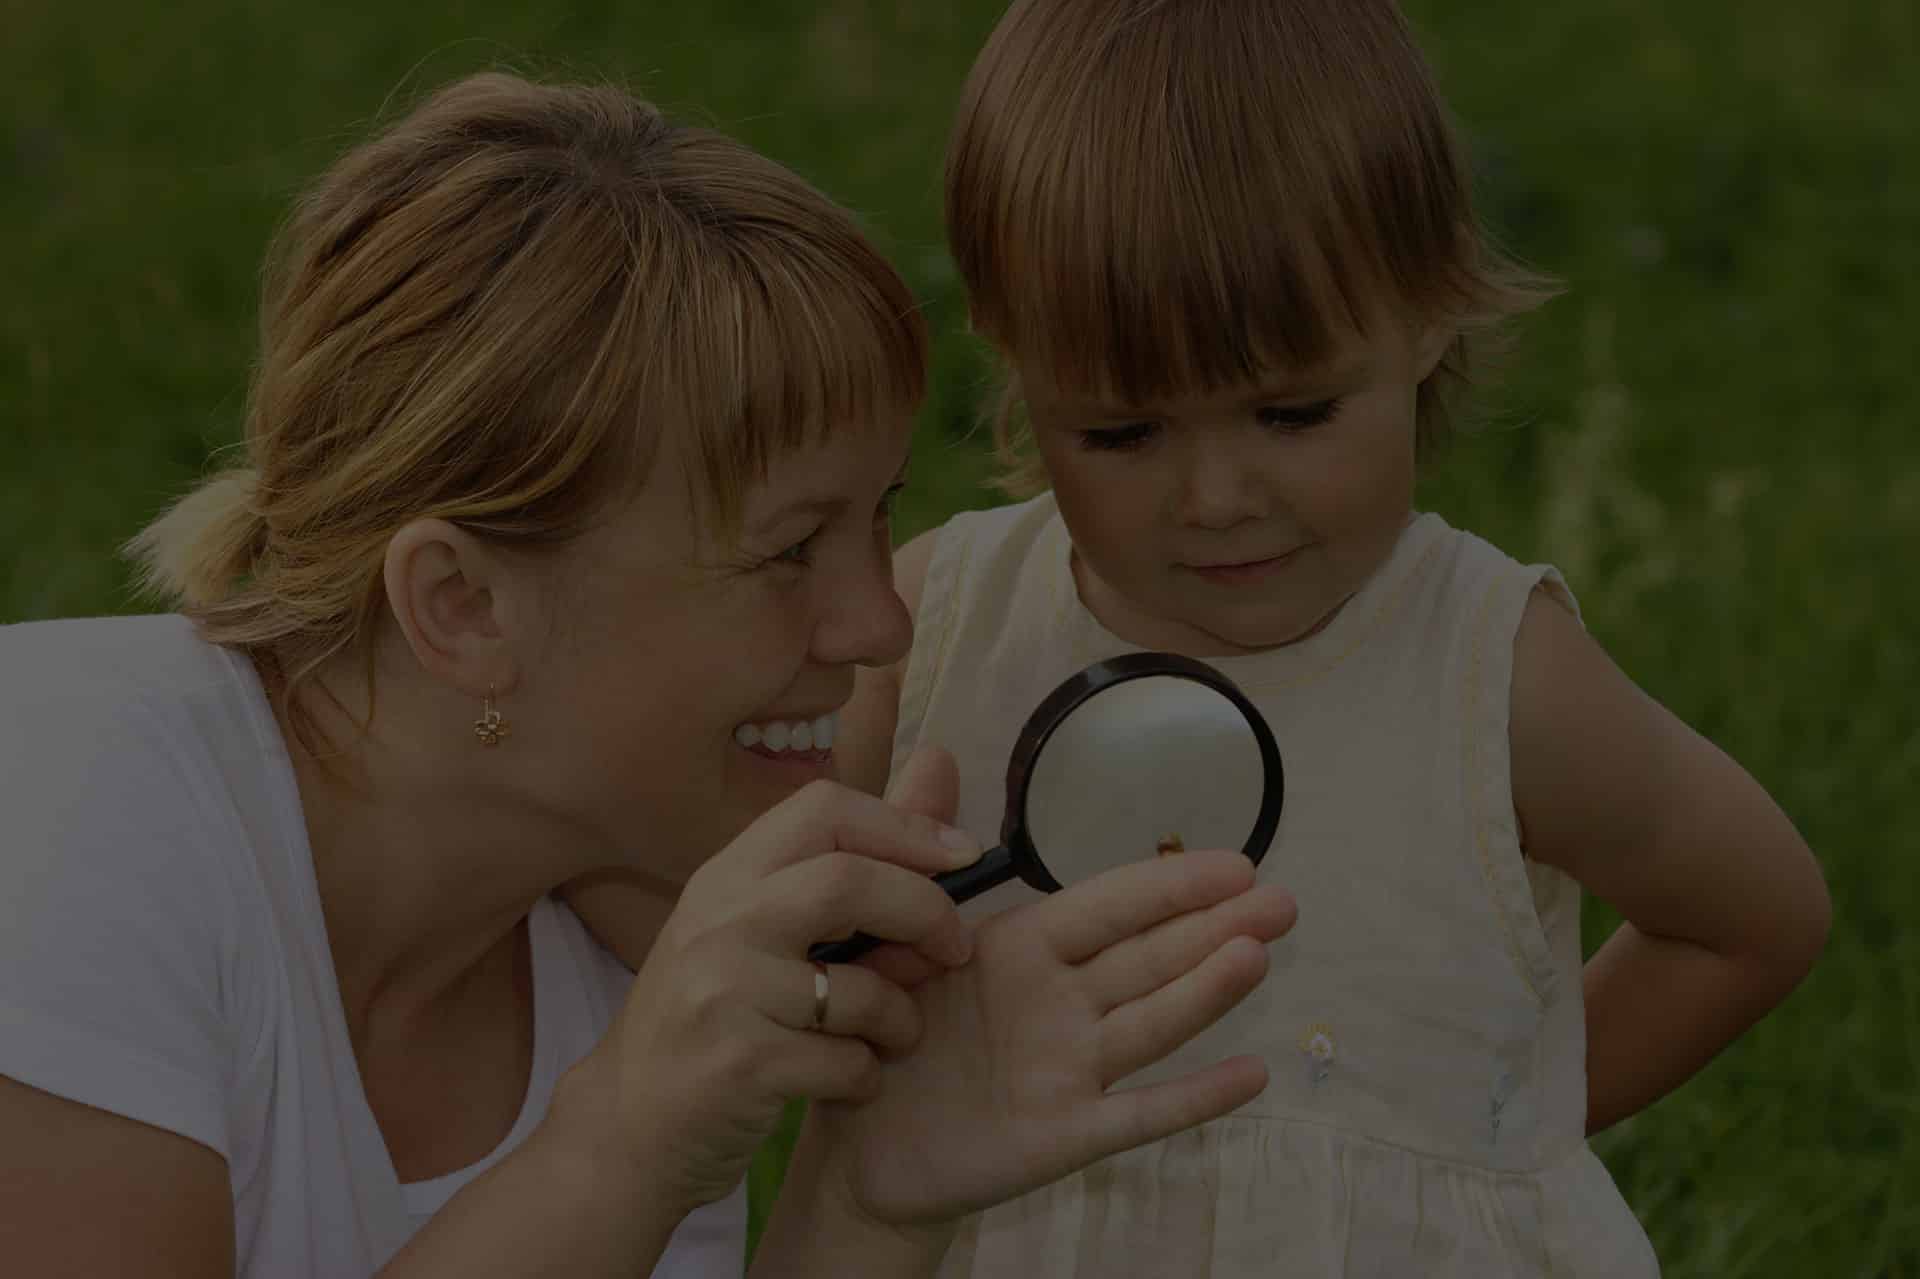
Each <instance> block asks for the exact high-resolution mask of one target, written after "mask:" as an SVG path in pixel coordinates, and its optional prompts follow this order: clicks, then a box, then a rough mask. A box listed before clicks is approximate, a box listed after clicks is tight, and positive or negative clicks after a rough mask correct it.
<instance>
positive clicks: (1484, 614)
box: [1461, 579, 1547, 1008]
mask: <svg viewBox="0 0 1920 1279" xmlns="http://www.w3.org/2000/svg"><path fill="white" fill-rule="evenodd" d="M1500 586H1501V583H1500V582H1499V581H1498V580H1497V579H1496V580H1495V581H1494V582H1493V584H1492V585H1490V586H1489V587H1488V588H1487V592H1486V594H1485V595H1484V596H1482V597H1481V601H1480V608H1479V610H1478V611H1477V613H1476V614H1475V616H1474V626H1473V656H1472V660H1471V661H1470V662H1469V663H1468V665H1467V698H1466V704H1467V723H1466V744H1465V749H1464V750H1463V751H1462V752H1461V754H1462V756H1463V761H1464V765H1465V767H1466V770H1467V786H1466V791H1467V794H1468V795H1469V796H1470V797H1471V798H1470V806H1471V808H1472V810H1473V811H1472V812H1471V813H1470V814H1469V820H1470V821H1471V822H1472V824H1473V841H1474V846H1475V848H1476V850H1477V851H1478V853H1479V856H1480V876H1481V879H1482V880H1483V881H1484V883H1485V884H1486V888H1487V893H1488V896H1489V897H1490V898H1491V899H1492V901H1493V906H1494V910H1495V911H1496V912H1497V913H1498V914H1499V916H1500V924H1501V933H1502V935H1503V936H1504V938H1505V940H1506V943H1507V953H1508V955H1509V956H1510V957H1511V958H1512V959H1513V963H1514V968H1515V969H1516V970H1517V971H1518V972H1519V974H1520V980H1521V981H1523V982H1525V983H1526V985H1527V990H1528V991H1530V992H1531V993H1532V995H1533V997H1534V1000H1535V1001H1536V1002H1537V1003H1538V1004H1540V1006H1541V1007H1542V1008H1544V1007H1545V1006H1546V1003H1547V996H1546V993H1545V992H1544V991H1543V990H1541V988H1540V984H1539V983H1538V982H1537V981H1535V980H1534V973H1533V966H1532V965H1531V964H1530V963H1528V962H1527V958H1526V949H1525V947H1524V946H1523V945H1522V944H1521V941H1520V937H1519V934H1518V926H1519V925H1518V922H1517V921H1516V920H1515V919H1514V918H1513V910H1512V907H1511V904H1510V903H1509V902H1508V901H1507V900H1506V897H1505V895H1504V894H1503V893H1502V892H1501V891H1500V884H1499V880H1498V878H1497V877H1496V875H1495V873H1494V869H1493V849H1492V847H1491V845H1490V844H1489V841H1488V839H1487V825H1488V823H1489V822H1490V821H1492V820H1493V817H1492V813H1491V809H1492V807H1493V805H1492V802H1491V799H1490V797H1489V796H1488V795H1487V794H1486V790H1487V788H1488V787H1490V786H1491V785H1492V784H1493V783H1492V781H1491V779H1490V776H1489V773H1488V770H1486V769H1485V768H1484V767H1482V758H1483V757H1482V755H1481V744H1480V732H1479V728H1480V720H1481V718H1482V716H1481V710H1482V700H1483V697H1484V692H1485V678H1484V675H1483V667H1484V659H1485V655H1486V638H1487V629H1488V624H1489V619H1490V617H1491V615H1492V613H1493V605H1494V600H1495V598H1496V597H1497V596H1498V595H1499V593H1500ZM1527 593H1528V595H1529V596H1531V595H1532V593H1533V592H1532V590H1531V589H1529V590H1528V592H1527ZM1509 766H1511V762H1509Z"/></svg>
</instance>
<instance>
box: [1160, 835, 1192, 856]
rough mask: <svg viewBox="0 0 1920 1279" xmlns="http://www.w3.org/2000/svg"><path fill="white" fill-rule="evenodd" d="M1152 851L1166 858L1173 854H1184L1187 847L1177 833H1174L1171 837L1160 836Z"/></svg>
mask: <svg viewBox="0 0 1920 1279" xmlns="http://www.w3.org/2000/svg"><path fill="white" fill-rule="evenodd" d="M1153 849H1154V851H1155V852H1156V853H1158V854H1159V855H1160V856H1162V857H1166V856H1169V855H1171V854H1173V853H1184V852H1186V851H1187V846H1186V844H1185V843H1183V842H1182V841H1181V839H1180V836H1179V835H1178V834H1177V833H1175V834H1171V835H1162V836H1161V837H1160V842H1159V843H1157V844H1155V845H1154V846H1153Z"/></svg>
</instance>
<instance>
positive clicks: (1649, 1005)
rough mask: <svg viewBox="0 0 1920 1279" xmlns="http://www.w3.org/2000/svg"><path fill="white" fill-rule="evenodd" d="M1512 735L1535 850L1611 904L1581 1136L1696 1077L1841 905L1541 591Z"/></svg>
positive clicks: (1774, 810) (1760, 806) (1717, 768)
mask: <svg viewBox="0 0 1920 1279" xmlns="http://www.w3.org/2000/svg"><path fill="white" fill-rule="evenodd" d="M1511 715H1512V718H1511V726H1510V735H1511V741H1512V747H1513V791H1514V806H1515V809H1516V810H1517V812H1518V816H1519V818H1520V824H1521V831H1522V842H1523V846H1524V847H1525V850H1526V853H1527V855H1528V856H1529V857H1531V858H1533V859H1534V860H1536V861H1539V862H1542V863H1544V864H1546V865H1549V866H1555V867H1558V868H1559V869H1561V870H1563V871H1565V872H1566V873H1567V874H1568V875H1570V876H1572V877H1573V878H1574V879H1575V880H1576V881H1578V882H1579V883H1580V884H1581V885H1582V887H1584V888H1586V889H1587V890H1588V891H1590V892H1592V893H1593V894H1595V895H1596V896H1598V897H1599V898H1601V899H1602V900H1603V901H1606V902H1607V903H1609V904H1610V905H1612V906H1613V907H1614V909H1616V910H1618V911H1619V912H1620V914H1621V915H1622V916H1623V917H1624V918H1625V921H1626V922H1625V923H1624V924H1623V925H1622V926H1621V927H1620V928H1619V930H1618V931H1616V932H1615V933H1614V935H1613V936H1612V937H1611V938H1609V939H1608V941H1607V943H1606V944H1605V945H1604V946H1602V947H1601V949H1600V951H1599V953H1598V954H1596V955H1595V956H1594V957H1593V959H1592V960H1591V961H1590V962H1589V963H1588V964H1587V967H1586V973H1585V978H1584V982H1585V993H1586V1012H1587V1131H1588V1133H1590V1134H1591V1133H1594V1132H1598V1131H1600V1130H1601V1129H1603V1128H1606V1127H1607V1126H1609V1125H1610V1124H1613V1123H1615V1122H1616V1121H1618V1120H1620V1119H1623V1118H1625V1117H1627V1116H1628V1115H1631V1114H1633V1113H1634V1112H1636V1111H1638V1110H1640V1109H1642V1108H1643V1107H1645V1106H1647V1105H1649V1104H1651V1103H1652V1102H1654V1101H1656V1100H1658V1099H1659V1098H1660V1097H1662V1096H1664V1095H1665V1094H1666V1093H1668V1092H1669V1091H1671V1090H1672V1089H1674V1088H1676V1087H1678V1086H1679V1085H1680V1084H1681V1083H1683V1082H1685V1081H1686V1080H1687V1079H1688V1078H1690V1077H1691V1076H1692V1075H1693V1074H1694V1073H1696V1072H1697V1071H1699V1070H1700V1069H1701V1067H1703V1066H1705V1065H1706V1064H1707V1063H1708V1062H1709V1061H1711V1060H1712V1059H1713V1057H1714V1056H1715V1055H1716V1054H1718V1053H1719V1052H1720V1051H1721V1050H1722V1049H1723V1048H1725V1047H1726V1046H1727V1045H1728V1044H1729V1043H1731V1042H1732V1041H1733V1040H1734V1039H1735V1038H1736V1037H1738V1036H1739V1035H1740V1034H1741V1033H1742V1032H1743V1031H1745V1030H1746V1029H1747V1028H1748V1027H1749V1026H1751V1025H1752V1024H1753V1023H1754V1022H1756V1021H1758V1020H1759V1019H1760V1018H1761V1017H1763V1016H1765V1015H1766V1014H1767V1013H1768V1012H1769V1011H1771V1010H1772V1009H1773V1008H1774V1006H1775V1005H1777V1004H1779V1003H1780V1001H1781V1000H1782V999H1784V998H1786V996H1787V994H1788V992H1790V991H1791V990H1792V989H1793V988H1794V986H1795V985H1797V984H1798V983H1799V981H1800V979H1801V978H1802V977H1804V976H1806V974H1807V971H1808V970H1809V969H1810V968H1811V967H1812V966H1813V963H1814V960H1815V959H1816V958H1817V957H1818V956H1819V954H1820V951H1821V948H1822V947H1823V946H1824V945H1825V944H1826V938H1827V929H1828V925H1829V921H1830V915H1831V907H1830V905H1829V902H1828V899H1827V889H1826V883H1825V881H1824V879H1823V878H1822V876H1821V873H1820V868H1819V866H1818V864H1817V863H1816V862H1815V861H1814V858H1813V855H1812V853H1811V852H1809V851H1808V849H1807V845H1806V843H1805V841H1803V840H1802V839H1801V838H1800V835H1799V833H1798V832H1797V831H1796V830H1795V829H1794V827H1793V823H1792V822H1791V821H1789V820H1788V818H1787V816H1786V815H1785V814H1784V813H1782V812H1781V811H1780V808H1779V807H1778V806H1777V805H1776V804H1775V803H1774V802H1773V800H1772V799H1771V798H1769V797H1768V795H1767V793H1766V792H1765V791H1764V790H1762V789H1761V788H1760V786H1759V784H1758V783H1756V782H1755V781H1754V780H1753V778H1752V777H1750V776H1748V775H1747V773H1746V771H1745V770H1743V769H1742V768H1741V767H1740V766H1739V765H1738V764H1736V763H1734V762H1733V760H1731V759H1729V758H1728V757H1727V756H1726V755H1725V754H1723V753H1722V752H1721V751H1720V750H1719V749H1718V748H1717V747H1715V746H1714V745H1713V744H1712V743H1711V742H1709V741H1707V740H1706V739H1705V738H1703V737H1701V736H1700V735H1699V734H1698V733H1695V732H1694V731H1693V730H1692V729H1690V728H1688V727H1687V726H1686V725H1685V724H1683V723H1681V722H1680V720H1679V719H1677V718H1676V717H1675V716H1674V715H1673V714H1672V713H1671V712H1669V711H1668V710H1666V708H1664V707H1663V706H1661V705H1660V704H1659V703H1658V702H1655V701H1654V700H1653V699H1652V698H1650V697H1648V696H1647V695H1646V694H1644V693H1643V692H1641V691H1640V689H1639V688H1637V687H1636V686H1635V685H1634V684H1633V682H1632V681H1631V680H1629V679H1628V678H1627V677H1626V676H1625V675H1624V674H1623V673H1622V672H1621V671H1620V669H1619V668H1618V667H1616V666H1615V665H1614V664H1613V662H1612V661H1611V660H1610V659H1609V658H1608V657H1607V655H1606V654H1605V653H1604V652H1603V651H1602V650H1601V649H1600V646H1599V645H1598V644H1597V643H1596V642H1594V640H1593V639H1592V638H1591V637H1589V636H1588V634H1587V633H1586V631H1585V630H1584V629H1582V628H1581V626H1580V624H1579V623H1578V622H1577V621H1576V620H1575V619H1574V618H1573V616H1572V615H1571V614H1570V613H1568V612H1567V610H1566V609H1565V608H1563V607H1561V606H1560V605H1559V604H1557V603H1555V602H1554V601H1553V600H1551V599H1550V598H1548V597H1547V596H1545V595H1543V594H1541V593H1538V592H1536V593H1535V594H1534V596H1533V598H1532V599H1531V600H1529V601H1528V604H1527V610H1526V615H1525V618H1524V620H1523V621H1522V623H1521V626H1520V632H1519V636H1518V638H1517V640H1516V643H1515V653H1514V676H1513V703H1512V712H1511Z"/></svg>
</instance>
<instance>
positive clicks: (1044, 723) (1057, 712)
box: [1000, 652, 1287, 893]
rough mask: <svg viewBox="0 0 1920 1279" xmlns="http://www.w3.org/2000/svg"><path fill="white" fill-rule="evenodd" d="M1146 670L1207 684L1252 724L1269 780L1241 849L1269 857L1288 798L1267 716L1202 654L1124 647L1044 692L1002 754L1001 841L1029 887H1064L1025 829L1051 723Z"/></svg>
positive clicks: (1253, 856) (1252, 857)
mask: <svg viewBox="0 0 1920 1279" xmlns="http://www.w3.org/2000/svg"><path fill="white" fill-rule="evenodd" d="M1149 675H1172V676H1175V677H1176V678H1180V679H1188V680H1192V681H1193V682H1194V683H1196V684H1202V685H1204V686H1206V687H1207V688H1210V689H1212V690H1213V691H1214V692H1216V693H1218V694H1220V695H1221V696H1222V697H1224V698H1226V699H1227V700H1228V701H1229V702H1231V703H1233V706H1234V708H1235V709H1236V710H1238V711H1239V712H1240V714H1241V717H1242V718H1244V719H1245V720H1246V721H1247V724H1248V725H1249V726H1250V727H1251V728H1252V729H1253V737H1254V741H1255V742H1256V743H1257V744H1258V745H1259V747H1260V766H1261V772H1262V775H1263V776H1264V777H1265V779H1266V781H1267V783H1268V784H1267V785H1265V786H1263V787H1262V788H1261V794H1260V812H1259V815H1258V816H1257V817H1255V818H1254V822H1253V831H1252V833H1251V834H1249V835H1248V836H1247V842H1246V844H1245V845H1244V846H1243V847H1242V848H1241V850H1240V851H1241V852H1242V853H1244V854H1246V856H1247V860H1249V861H1251V862H1252V863H1253V864H1254V865H1256V866H1258V865H1259V864H1260V862H1261V860H1262V859H1263V858H1265V857H1266V855H1267V849H1268V848H1270V847H1272V845H1273V836H1274V832H1276V831H1277V830H1279V829H1280V810H1281V808H1282V807H1283V806H1284V805H1285V802H1286V790H1287V773H1286V767H1285V765H1283V764H1282V763H1281V760H1280V744H1279V743H1278V742H1276V741H1275V740H1274V738H1273V729H1272V728H1271V727H1269V726H1268V724H1267V719H1266V716H1264V715H1262V714H1261V713H1260V711H1259V708H1257V707H1256V706H1254V704H1253V703H1252V702H1250V701H1248V700H1247V695H1246V694H1245V693H1242V692H1241V691H1240V686H1239V685H1237V684H1235V683H1234V682H1233V681H1232V680H1231V679H1228V678H1227V676H1226V675H1225V674H1224V673H1223V672H1221V671H1220V670H1219V669H1218V668H1216V667H1213V666H1209V665H1208V664H1207V663H1205V662H1202V661H1199V660H1197V659H1195V658H1191V657H1182V656H1180V655H1179V654H1178V653H1153V652H1147V653H1127V654H1125V655H1123V656H1120V657H1110V658H1108V659H1106V660H1105V661H1101V662H1095V663H1094V664H1093V665H1091V666H1089V667H1087V668H1086V669H1085V670H1083V671H1081V672H1079V673H1078V674H1076V675H1073V676H1070V677H1069V678H1068V679H1067V680H1066V681H1065V682H1064V683H1062V684H1061V685H1060V687H1058V688H1056V689H1054V690H1053V692H1051V693H1049V694H1047V697H1046V700H1045V701H1043V702H1041V703H1040V705H1039V706H1037V707H1035V708H1034V712H1033V714H1031V715H1029V716H1028V717H1027V722H1026V726H1025V727H1024V728H1022V729H1021V730H1020V736H1019V738H1018V739H1017V740H1016V741H1015V742H1014V745H1013V754H1012V756H1011V757H1010V758H1009V759H1008V761H1007V811H1006V817H1005V818H1004V819H1003V820H1002V822H1001V826H1000V842H1001V843H1002V844H1004V845H1005V846H1006V848H1007V850H1008V851H1009V852H1010V853H1012V854H1013V864H1014V868H1015V869H1016V870H1017V871H1018V872H1019V874H1020V878H1021V879H1022V880H1024V881H1026V883H1027V884H1028V885H1030V886H1031V887H1033V888H1037V889H1039V890H1040V891H1041V892H1046V893H1057V892H1059V891H1060V888H1061V884H1060V882H1059V881H1058V880H1056V879H1055V878H1054V877H1053V874H1052V872H1050V871H1049V870H1048V869H1047V866H1046V863H1045V862H1044V861H1042V860H1041V858H1040V854H1039V852H1038V851H1037V850H1036V849H1035V848H1034V846H1033V839H1032V837H1031V836H1029V835H1028V833H1027V787H1028V784H1029V783H1030V782H1031V781H1032V777H1033V764H1034V761H1035V760H1037V759H1038V758H1039V757H1040V751H1041V749H1042V748H1043V747H1045V746H1046V744H1047V741H1048V739H1050V738H1051V737H1052V736H1053V734H1054V731H1055V730H1056V729H1058V728H1059V727H1060V725H1061V724H1063V723H1065V722H1066V718H1067V716H1068V715H1069V714H1071V713H1072V712H1073V710H1074V709H1075V708H1076V707H1078V706H1079V705H1080V703H1082V702H1084V701H1086V700H1087V699H1088V698H1090V697H1092V696H1093V695H1094V694H1095V693H1101V692H1105V691H1106V690H1107V689H1109V688H1112V687H1113V686H1114V685H1115V684H1124V683H1126V682H1127V681H1128V680H1136V679H1142V678H1144V677H1146V676H1149Z"/></svg>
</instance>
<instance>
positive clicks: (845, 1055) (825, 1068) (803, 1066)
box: [755, 1032, 881, 1101]
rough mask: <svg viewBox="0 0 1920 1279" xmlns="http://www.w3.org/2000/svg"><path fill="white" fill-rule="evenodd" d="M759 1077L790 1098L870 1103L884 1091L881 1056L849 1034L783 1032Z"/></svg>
mask: <svg viewBox="0 0 1920 1279" xmlns="http://www.w3.org/2000/svg"><path fill="white" fill-rule="evenodd" d="M755 1076H756V1082H757V1083H758V1085H759V1086H760V1087H762V1088H764V1089H766V1090H767V1091H768V1092H770V1093H772V1094H773V1095H774V1096H776V1097H784V1098H786V1099H788V1100H795V1099H805V1100H807V1101H866V1100H869V1099H870V1098H872V1097H874V1096H875V1095H876V1094H878V1093H879V1091H880V1078H881V1076H880V1058H879V1056H878V1055H877V1054H876V1053H875V1052H874V1051H873V1049H872V1048H871V1047H870V1046H869V1045H868V1044H867V1043H866V1042H865V1041H864V1040H860V1039H852V1038H848V1037H846V1036H844V1035H816V1034H812V1033H810V1032H801V1033H797V1034H782V1035H781V1036H780V1038H779V1040H778V1042H777V1043H775V1044H772V1045H769V1046H768V1047H767V1048H766V1049H765V1055H764V1057H763V1059H762V1061H761V1062H760V1063H759V1064H758V1066H757V1067H756V1070H755Z"/></svg>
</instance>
